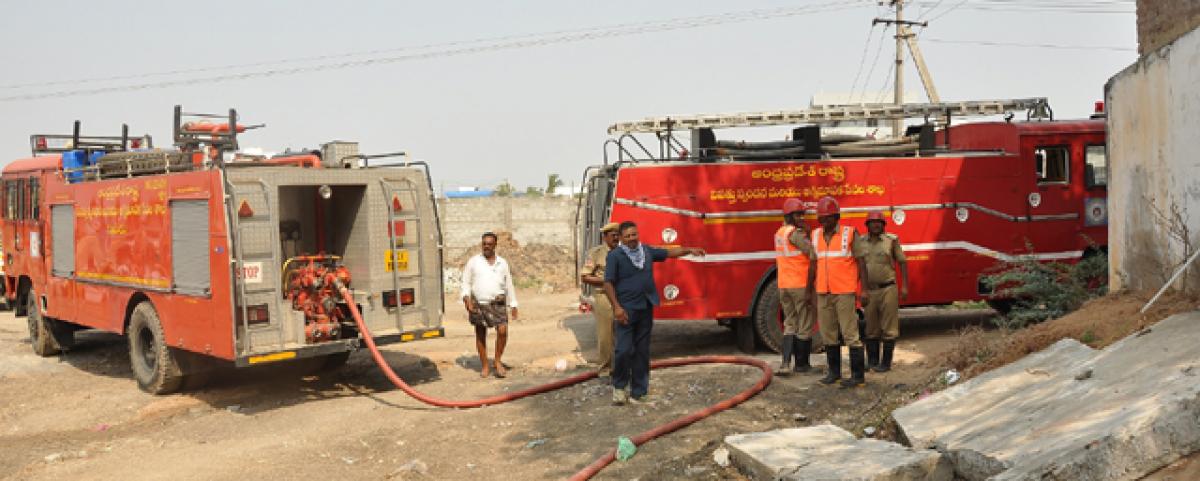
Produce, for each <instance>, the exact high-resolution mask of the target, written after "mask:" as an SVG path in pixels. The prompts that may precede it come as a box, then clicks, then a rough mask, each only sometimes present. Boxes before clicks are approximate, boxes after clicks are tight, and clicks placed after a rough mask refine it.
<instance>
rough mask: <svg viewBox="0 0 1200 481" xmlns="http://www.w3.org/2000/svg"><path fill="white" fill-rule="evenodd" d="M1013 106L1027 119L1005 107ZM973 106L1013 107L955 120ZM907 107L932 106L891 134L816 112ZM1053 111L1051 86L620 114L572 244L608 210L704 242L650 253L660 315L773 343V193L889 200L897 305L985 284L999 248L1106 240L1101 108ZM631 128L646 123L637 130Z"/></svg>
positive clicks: (897, 112)
mask: <svg viewBox="0 0 1200 481" xmlns="http://www.w3.org/2000/svg"><path fill="white" fill-rule="evenodd" d="M1097 107H1098V110H1099V109H1100V107H1101V106H1100V105H1098V106H1097ZM1016 113H1024V114H1025V115H1024V116H1025V119H1024V120H1021V121H1016V120H1014V119H1013V117H1014V116H1015V114H1016ZM973 115H1006V117H1005V119H1004V120H1001V121H986V122H975V123H965V124H958V125H951V121H952V120H953V119H954V118H957V117H963V116H973ZM912 117H917V118H924V119H925V122H924V123H923V124H922V125H918V126H912V127H909V131H908V132H907V135H905V136H903V137H900V138H897V139H878V140H876V139H868V138H861V137H855V136H850V135H830V134H828V133H826V134H822V128H821V127H822V126H825V127H826V128H827V129H828V127H829V126H830V125H834V124H838V123H842V124H845V123H846V122H855V121H859V122H861V121H867V120H875V121H878V120H891V119H899V118H912ZM1051 117H1052V114H1051V111H1050V110H1049V106H1048V105H1047V103H1046V100H1045V99H1043V98H1032V99H1016V100H998V101H974V102H958V103H937V104H908V105H903V106H895V105H890V104H877V105H854V106H841V107H823V108H815V109H811V110H799V111H775V112H759V113H748V114H734V115H700V116H684V117H664V118H651V119H646V120H642V121H635V122H626V123H620V124H616V125H614V126H612V127H611V128H610V129H609V131H610V133H611V134H614V135H615V137H614V138H613V139H612V140H610V141H608V142H607V143H606V144H605V162H604V164H603V165H599V166H595V167H591V168H589V169H588V170H587V171H586V172H585V174H584V185H585V186H586V191H585V194H584V198H583V200H582V201H581V203H580V210H579V216H578V219H579V222H578V228H579V236H578V238H579V239H580V243H579V245H578V246H577V248H578V249H579V251H578V252H586V249H587V248H589V247H591V246H592V245H595V244H596V243H597V242H598V239H599V234H598V229H599V228H600V227H601V226H603V225H604V224H605V223H606V222H609V221H624V220H634V221H636V222H638V224H639V227H640V232H641V234H642V239H643V241H645V242H648V243H650V244H658V245H696V246H701V247H703V248H704V249H706V250H707V251H708V255H707V256H705V257H696V258H690V257H688V258H683V259H682V260H680V261H675V262H670V263H667V264H666V265H665V266H662V267H658V268H655V277H656V283H657V285H658V287H659V288H660V289H661V290H662V292H661V297H662V299H663V302H662V305H661V306H660V308H659V309H658V310H657V311H656V314H655V315H656V318H660V319H687V320H692V319H716V320H718V321H719V322H722V323H724V324H730V325H732V326H733V327H734V328H735V329H736V331H737V333H738V336H737V338H738V344H739V347H741V348H742V349H744V350H752V349H753V348H754V346H755V343H756V341H758V342H759V343H761V344H763V345H765V346H766V347H768V348H770V349H773V350H775V349H777V348H778V345H779V341H780V337H781V324H780V318H779V307H778V305H779V301H778V295H777V289H776V288H775V263H774V258H775V255H776V254H775V251H774V247H773V244H772V235H773V233H774V232H775V230H776V229H777V228H778V226H779V225H780V223H781V222H782V210H781V206H782V204H783V202H784V200H786V199H790V198H797V199H800V200H802V201H803V202H805V205H806V206H807V215H806V217H807V218H809V219H810V221H811V222H813V224H814V225H815V212H816V211H815V206H816V201H817V199H819V198H820V197H822V196H826V195H829V196H833V197H834V198H836V199H837V200H838V202H839V203H840V204H841V207H842V222H843V224H846V225H851V226H854V227H856V228H857V229H858V230H859V232H860V233H865V232H866V229H865V227H864V225H863V224H864V220H865V216H866V213H867V212H868V211H871V210H882V211H884V212H885V214H886V216H887V220H888V230H889V231H890V232H893V233H896V234H897V235H898V236H899V238H900V240H901V241H902V243H903V247H904V250H905V252H906V253H907V256H908V269H909V273H910V279H911V282H912V285H911V286H910V287H909V297H908V299H907V300H906V301H905V302H904V304H905V305H909V306H912V305H931V304H947V303H951V302H953V301H963V300H980V299H986V298H987V294H988V289H987V288H986V286H985V285H984V284H983V283H982V282H981V280H980V279H981V276H982V275H983V274H984V273H985V271H987V270H988V269H990V268H992V267H994V266H996V265H997V263H998V262H1001V261H1010V260H1014V259H1018V258H1021V257H1022V256H1029V257H1032V258H1035V259H1040V260H1046V261H1051V260H1055V261H1075V260H1078V259H1080V258H1081V257H1083V256H1087V255H1102V254H1103V253H1104V252H1105V245H1106V243H1107V212H1106V206H1105V198H1106V172H1107V161H1106V154H1105V152H1106V151H1105V135H1104V120H1103V119H1100V118H1098V117H1099V115H1097V116H1094V117H1093V118H1090V119H1082V120H1066V121H1064V120H1053V119H1052V118H1051ZM783 125H788V126H795V125H801V126H802V127H798V128H796V129H794V130H793V131H792V133H791V135H790V136H789V137H790V138H789V139H788V140H785V141H774V142H742V141H736V140H722V139H717V137H716V134H717V133H718V132H721V133H725V132H728V130H726V129H732V128H738V127H761V126H783ZM636 134H652V135H653V137H652V138H651V139H652V140H650V141H647V142H643V141H642V140H643V139H644V136H643V137H642V138H639V137H638V135H636ZM681 134H683V135H681ZM681 138H682V140H681ZM610 153H612V154H613V155H612V157H611V158H610ZM998 307H1002V306H998Z"/></svg>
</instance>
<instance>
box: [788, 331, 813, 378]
mask: <svg viewBox="0 0 1200 481" xmlns="http://www.w3.org/2000/svg"><path fill="white" fill-rule="evenodd" d="M795 341H796V351H795V353H796V367H794V368H792V372H809V371H812V364H809V363H808V357H809V356H810V355H812V339H800V338H799V337H797V338H795Z"/></svg>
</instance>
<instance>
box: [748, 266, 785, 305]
mask: <svg viewBox="0 0 1200 481" xmlns="http://www.w3.org/2000/svg"><path fill="white" fill-rule="evenodd" d="M776 270H777V267H776V265H775V264H774V263H772V264H771V267H769V268H767V271H766V272H764V273H763V275H762V277H760V278H759V279H758V285H756V286H754V295H753V296H750V305H749V307H747V308H746V317H754V311H755V309H758V300H759V299H760V298H762V292H763V289H766V288H767V286H768V285H770V284H771V281H772V280H773V279H775V275H776Z"/></svg>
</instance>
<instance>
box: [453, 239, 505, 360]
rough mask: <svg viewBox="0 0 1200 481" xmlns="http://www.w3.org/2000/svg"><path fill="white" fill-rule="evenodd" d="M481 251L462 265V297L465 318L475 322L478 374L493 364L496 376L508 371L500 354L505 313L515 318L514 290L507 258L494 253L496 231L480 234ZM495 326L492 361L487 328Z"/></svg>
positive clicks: (502, 347) (503, 342) (503, 338)
mask: <svg viewBox="0 0 1200 481" xmlns="http://www.w3.org/2000/svg"><path fill="white" fill-rule="evenodd" d="M482 247H483V253H482V254H479V255H477V256H474V257H472V258H471V259H470V260H468V261H467V265H466V266H465V267H463V276H462V299H463V304H464V305H465V306H466V308H467V318H468V319H469V320H470V321H471V325H473V326H475V349H476V350H477V351H479V364H480V365H481V366H482V368H481V369H480V370H479V376H480V377H485V378H486V377H488V375H489V374H491V373H490V372H489V368H490V367H492V366H494V367H495V368H496V377H504V376H505V375H506V374H507V371H506V370H505V369H504V363H503V362H501V360H500V357H501V356H503V355H504V345H505V344H507V343H508V314H509V311H508V310H509V309H512V318H513V319H516V318H517V291H516V289H513V282H512V273H511V272H510V271H509V270H508V262H506V261H505V260H504V258H503V257H500V256H498V255H496V234H493V233H491V232H486V233H484V234H483V243H482ZM489 327H495V328H496V357H495V359H494V360H493V363H492V364H489V363H488V358H487V330H488V328H489Z"/></svg>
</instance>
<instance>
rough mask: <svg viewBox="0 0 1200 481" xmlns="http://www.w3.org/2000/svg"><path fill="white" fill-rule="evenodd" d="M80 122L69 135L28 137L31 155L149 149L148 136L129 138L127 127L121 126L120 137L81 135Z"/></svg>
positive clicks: (151, 140)
mask: <svg viewBox="0 0 1200 481" xmlns="http://www.w3.org/2000/svg"><path fill="white" fill-rule="evenodd" d="M80 131H81V122H80V121H78V120H76V121H75V127H74V129H72V132H71V133H70V134H67V135H64V134H33V135H30V136H29V148H30V150H31V151H33V155H35V156H37V155H41V154H54V153H62V152H69V151H72V150H86V151H90V152H124V151H127V150H129V149H139V148H151V147H153V146H154V145H153V143H154V142H153V139H152V138H151V137H150V135H148V134H147V135H143V136H141V137H134V138H130V137H129V126H128V125H125V124H122V125H121V135H111V136H101V135H81V134H80Z"/></svg>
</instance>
